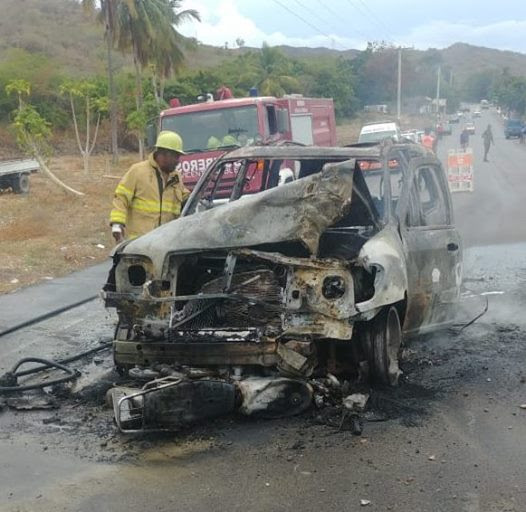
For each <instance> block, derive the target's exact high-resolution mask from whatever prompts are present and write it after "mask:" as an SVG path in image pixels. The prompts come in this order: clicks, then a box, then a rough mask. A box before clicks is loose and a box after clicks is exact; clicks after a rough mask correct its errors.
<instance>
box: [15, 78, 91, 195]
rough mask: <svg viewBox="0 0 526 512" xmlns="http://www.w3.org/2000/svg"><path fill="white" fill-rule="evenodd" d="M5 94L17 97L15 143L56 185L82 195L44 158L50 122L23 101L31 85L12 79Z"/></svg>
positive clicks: (49, 150) (47, 144) (49, 133)
mask: <svg viewBox="0 0 526 512" xmlns="http://www.w3.org/2000/svg"><path fill="white" fill-rule="evenodd" d="M5 91H6V94H8V95H11V94H15V95H16V96H17V98H18V108H17V109H16V111H15V112H14V116H13V122H12V127H13V129H14V132H15V135H16V140H17V144H18V146H19V147H20V149H22V151H24V152H26V153H28V154H29V155H31V156H33V157H34V158H35V159H36V160H37V161H38V164H39V166H40V169H41V170H42V172H43V173H44V174H45V175H46V176H47V177H48V178H49V179H50V180H51V181H52V182H53V183H55V184H56V185H58V186H59V187H61V188H62V189H64V190H66V191H67V192H69V193H71V194H74V195H76V196H83V195H84V194H83V193H82V192H79V191H78V190H75V189H73V188H71V187H70V186H68V185H66V184H65V183H64V182H63V181H61V180H60V179H59V178H57V177H56V176H55V175H54V174H53V173H52V172H51V170H50V169H49V167H48V165H47V163H46V161H45V158H46V156H48V155H49V154H50V153H51V146H50V144H49V138H50V136H51V124H50V123H49V122H48V121H46V120H45V119H44V118H43V117H42V116H41V115H40V114H39V113H38V111H37V110H36V109H35V107H33V105H30V104H28V103H27V102H26V101H25V97H27V96H29V94H30V92H31V86H30V84H29V82H27V81H26V80H20V79H18V80H13V81H11V82H9V83H8V84H7V85H6V87H5Z"/></svg>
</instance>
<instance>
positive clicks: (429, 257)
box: [400, 159, 462, 333]
mask: <svg viewBox="0 0 526 512" xmlns="http://www.w3.org/2000/svg"><path fill="white" fill-rule="evenodd" d="M405 187H406V190H405V191H404V195H405V198H404V199H405V200H404V202H403V207H402V208H403V209H402V212H401V218H400V232H401V237H402V241H403V244H404V246H405V248H406V255H407V258H406V261H407V276H408V292H407V312H406V317H405V323H404V331H406V332H407V333H421V332H425V331H427V330H431V329H433V328H435V327H438V326H440V325H443V324H444V323H447V322H448V321H450V319H451V317H452V305H453V304H454V303H455V302H456V301H457V300H458V298H459V295H460V284H461V269H462V266H461V265H462V247H461V240H460V235H459V233H458V232H457V230H456V229H455V227H454V226H453V215H452V206H451V198H450V195H449V190H448V188H447V183H446V179H445V175H444V172H443V170H442V167H441V166H440V164H439V163H438V162H436V161H433V160H427V161H426V159H417V160H415V161H414V162H413V164H412V165H411V169H410V173H409V175H408V179H407V180H406V182H405Z"/></svg>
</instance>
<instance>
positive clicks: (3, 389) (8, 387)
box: [0, 357, 80, 393]
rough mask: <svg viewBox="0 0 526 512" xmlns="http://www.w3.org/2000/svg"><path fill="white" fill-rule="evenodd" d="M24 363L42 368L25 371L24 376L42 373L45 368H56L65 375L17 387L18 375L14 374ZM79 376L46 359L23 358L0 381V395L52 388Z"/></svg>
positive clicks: (75, 371)
mask: <svg viewBox="0 0 526 512" xmlns="http://www.w3.org/2000/svg"><path fill="white" fill-rule="evenodd" d="M25 363H40V364H42V365H43V366H39V367H37V368H32V369H31V370H26V371H25V372H24V374H25V375H27V374H28V372H30V373H36V372H37V371H38V372H39V371H42V370H44V369H47V368H57V369H58V370H62V371H63V372H65V373H66V374H67V375H65V376H64V377H57V378H56V379H52V380H48V381H46V382H37V383H35V384H26V385H25V386H19V385H18V376H19V374H17V373H16V371H17V370H18V368H19V367H20V366H22V365H23V364H25ZM79 376H80V372H79V371H78V370H72V369H71V368H68V367H67V366H64V365H63V364H60V363H57V362H56V361H49V360H48V359H42V358H40V357H24V358H23V359H20V361H18V363H16V364H15V366H14V367H13V369H12V370H11V371H10V372H7V373H6V374H5V375H4V376H3V377H2V378H1V379H0V384H5V385H2V386H0V393H10V392H13V391H29V390H31V389H41V388H45V387H48V386H54V385H56V384H62V383H63V382H69V381H70V380H73V379H76V378H77V377H79Z"/></svg>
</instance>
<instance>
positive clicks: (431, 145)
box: [422, 128, 435, 151]
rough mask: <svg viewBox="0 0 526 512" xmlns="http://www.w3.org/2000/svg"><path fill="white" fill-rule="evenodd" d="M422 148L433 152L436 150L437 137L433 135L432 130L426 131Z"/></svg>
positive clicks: (427, 129)
mask: <svg viewBox="0 0 526 512" xmlns="http://www.w3.org/2000/svg"><path fill="white" fill-rule="evenodd" d="M422 146H424V147H425V148H427V149H429V150H431V151H434V150H435V137H433V135H431V130H430V129H429V128H426V129H425V132H424V136H423V137H422Z"/></svg>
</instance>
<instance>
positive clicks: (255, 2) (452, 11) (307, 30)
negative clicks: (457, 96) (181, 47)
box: [179, 0, 526, 53]
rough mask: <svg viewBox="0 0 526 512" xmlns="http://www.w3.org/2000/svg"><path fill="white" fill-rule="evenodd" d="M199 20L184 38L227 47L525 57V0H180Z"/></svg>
mask: <svg viewBox="0 0 526 512" xmlns="http://www.w3.org/2000/svg"><path fill="white" fill-rule="evenodd" d="M182 8H183V9H189V8H194V9H197V10H198V11H199V13H200V14H201V18H202V22H201V23H198V22H187V23H184V24H183V25H181V26H180V27H179V30H180V31H181V32H182V33H183V34H184V35H186V36H190V37H195V38H197V39H198V40H199V41H201V42H203V43H206V44H211V45H215V46H224V45H225V43H228V46H229V47H230V48H235V47H236V46H237V44H236V40H240V39H241V40H243V41H244V44H245V45H246V46H254V47H260V46H261V45H262V44H263V42H266V43H268V44H269V45H272V46H273V45H290V46H309V47H318V46H323V47H327V48H334V49H336V50H346V49H358V50H361V49H364V48H365V47H366V45H367V42H368V41H381V40H384V41H387V42H389V43H393V44H396V45H401V46H408V47H414V48H417V49H427V48H445V47H448V46H450V45H452V44H454V43H456V42H463V43H469V44H472V45H476V46H485V47H488V48H496V49H500V50H511V51H516V52H521V53H526V37H525V36H526V0H501V1H500V2H496V1H491V2H489V1H488V0H479V1H474V0H438V1H435V2H432V1H425V0H183V1H182Z"/></svg>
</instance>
